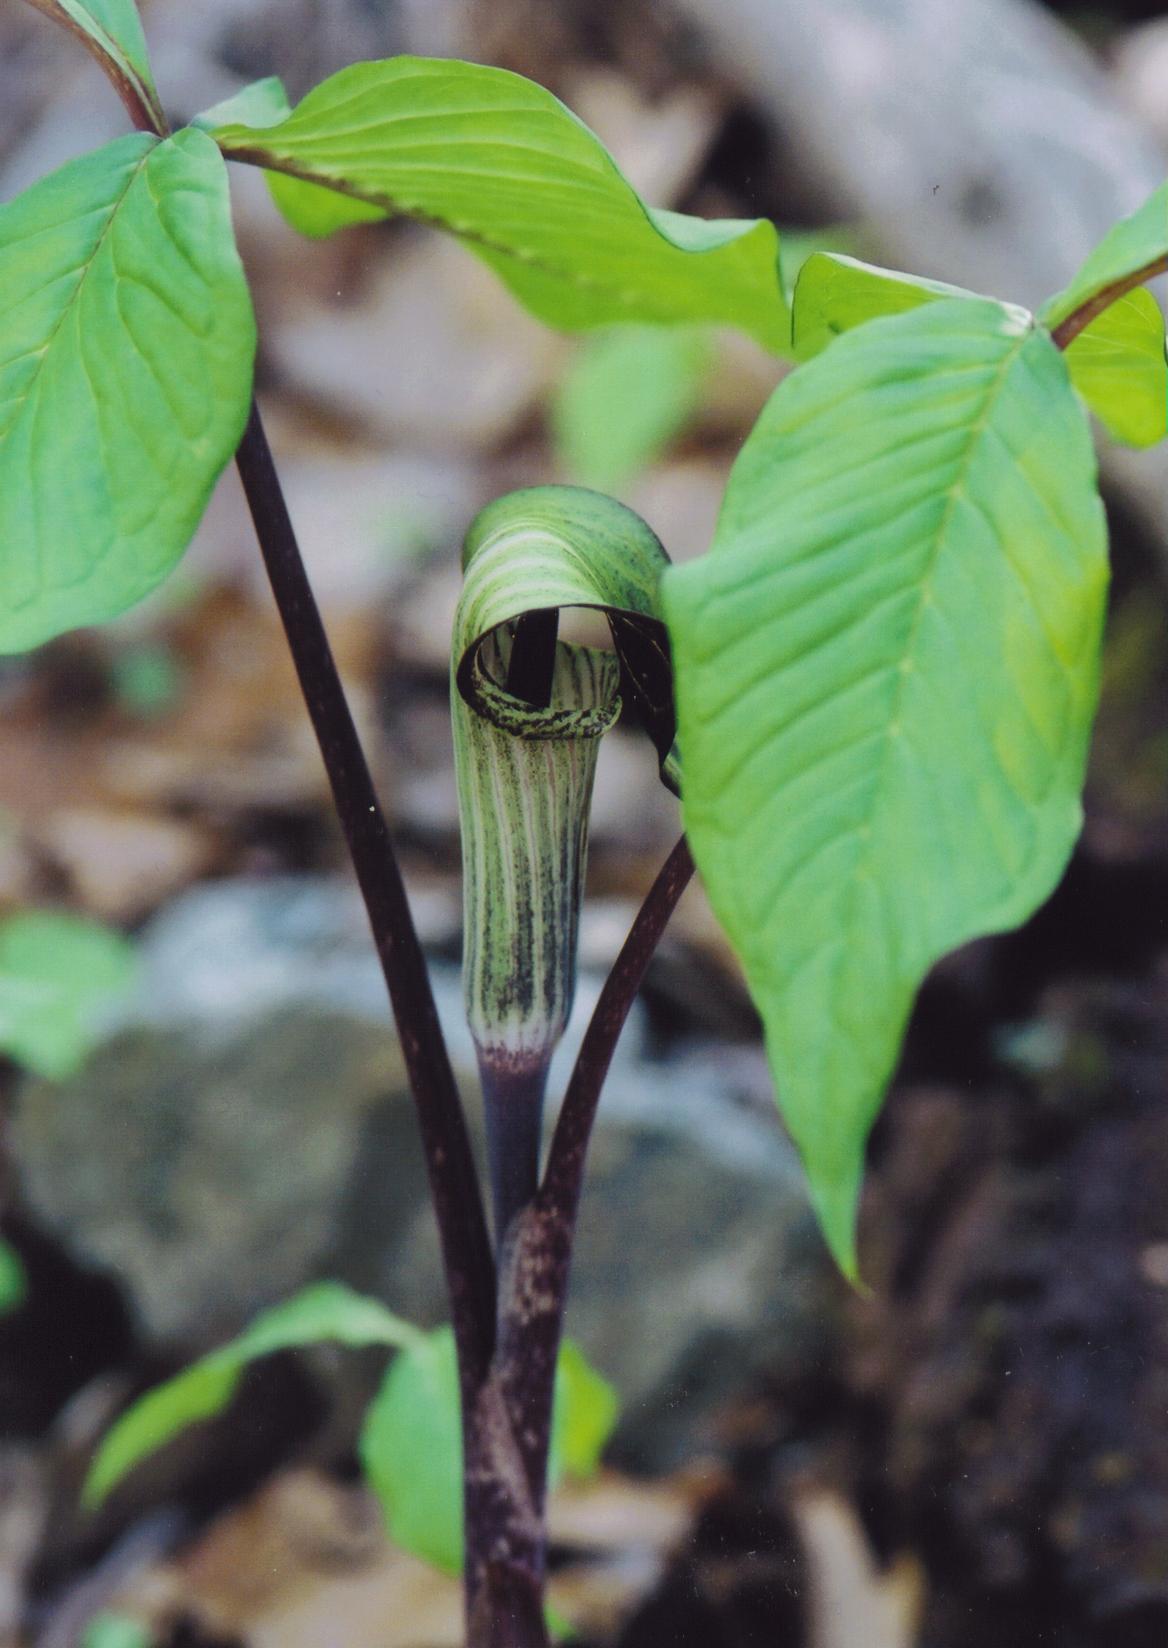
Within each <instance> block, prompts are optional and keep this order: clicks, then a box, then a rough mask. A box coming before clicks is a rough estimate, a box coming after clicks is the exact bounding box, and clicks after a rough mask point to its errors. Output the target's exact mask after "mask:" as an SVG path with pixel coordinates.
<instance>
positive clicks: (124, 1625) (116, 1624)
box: [81, 1614, 152, 1648]
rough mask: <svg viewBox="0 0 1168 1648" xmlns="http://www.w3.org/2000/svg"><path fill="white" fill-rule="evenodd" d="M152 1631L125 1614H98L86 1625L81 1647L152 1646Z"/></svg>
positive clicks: (142, 1647)
mask: <svg viewBox="0 0 1168 1648" xmlns="http://www.w3.org/2000/svg"><path fill="white" fill-rule="evenodd" d="M151 1640H152V1638H151V1635H150V1632H149V1631H148V1630H147V1629H146V1627H145V1626H144V1625H141V1624H139V1622H138V1621H137V1620H136V1619H129V1618H127V1617H126V1615H125V1614H98V1615H96V1617H95V1618H93V1619H91V1620H90V1622H89V1624H88V1625H87V1626H86V1627H85V1633H84V1635H83V1637H82V1639H81V1648H150V1643H151Z"/></svg>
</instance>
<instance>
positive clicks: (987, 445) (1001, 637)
mask: <svg viewBox="0 0 1168 1648" xmlns="http://www.w3.org/2000/svg"><path fill="white" fill-rule="evenodd" d="M1106 580H1107V561H1106V541H1105V533H1104V523H1103V513H1102V509H1101V506H1100V503H1099V499H1098V496H1097V493H1096V489H1095V463H1094V456H1093V452H1092V447H1091V441H1090V435H1089V430H1088V428H1087V424H1086V421H1085V419H1084V417H1083V414H1082V411H1081V409H1080V407H1079V404H1078V402H1077V400H1076V398H1075V396H1074V395H1073V394H1072V392H1071V390H1070V386H1069V383H1068V378H1067V371H1066V366H1065V364H1064V362H1063V360H1062V358H1061V356H1060V355H1059V353H1058V351H1057V350H1056V349H1055V347H1054V345H1053V344H1052V343H1051V341H1050V338H1049V337H1048V336H1047V335H1046V333H1045V332H1043V331H1041V330H1040V329H1037V328H1034V327H1033V326H1032V325H1030V324H1029V323H1028V322H1027V320H1026V319H1025V318H1024V317H1022V316H1020V315H1019V314H1018V313H1017V312H1016V311H1010V310H1007V309H1005V308H1003V307H1002V306H1000V305H998V304H994V303H990V302H987V301H983V300H971V299H961V300H956V299H955V300H941V301H938V302H935V303H930V304H928V305H926V306H925V307H922V308H919V309H916V310H913V311H912V312H910V313H907V314H901V315H896V316H891V317H889V318H886V319H881V320H874V321H872V322H870V324H868V325H866V326H862V327H859V328H858V329H856V330H854V331H852V332H849V333H847V334H846V335H845V336H843V337H841V338H840V339H839V340H838V341H837V342H836V343H834V344H833V345H832V347H831V349H830V350H829V351H828V352H827V353H825V354H824V355H822V356H820V357H817V358H816V359H815V360H813V361H811V362H809V363H808V364H807V365H806V366H804V367H801V368H800V369H799V370H797V371H796V372H794V373H793V374H792V375H791V376H790V377H788V378H787V379H786V380H785V381H784V382H783V383H782V384H781V385H780V386H779V388H778V390H777V391H776V392H775V394H774V396H773V397H772V399H771V401H770V402H769V404H768V406H767V407H766V409H765V410H764V412H763V414H762V417H761V418H760V420H759V422H758V424H757V426H756V428H755V430H754V432H753V433H752V435H751V436H750V438H749V440H748V441H747V443H746V446H745V447H744V449H743V451H742V453H741V455H740V456H739V458H738V461H737V463H736V464H735V467H734V470H733V473H732V475H731V479H730V484H729V488H728V491H727V494H726V500H725V504H724V508H723V513H722V517H721V519H720V521H719V524H718V530H717V535H716V539H715V543H714V546H713V548H712V549H711V551H710V553H709V554H708V555H707V556H705V557H704V558H703V559H701V560H700V561H697V562H694V563H691V564H690V565H687V566H682V567H676V568H673V569H671V570H670V571H669V572H668V573H667V574H666V577H665V581H664V599H665V607H666V618H667V621H668V624H669V628H670V633H671V638H672V641H673V648H674V657H675V662H676V667H677V692H678V715H679V739H680V744H681V753H682V762H683V768H682V771H683V775H684V776H683V786H682V798H683V806H684V812H685V819H686V827H687V830H688V832H689V836H690V840H691V842H692V845H693V850H694V856H695V858H696V860H697V863H698V866H699V869H700V870H701V873H702V876H703V879H704V880H705V883H706V886H707V888H708V890H709V893H710V897H711V899H712V901H713V903H714V906H715V909H716V910H717V912H718V914H719V916H720V918H721V920H722V922H723V923H724V925H725V926H726V929H727V931H728V932H729V934H730V936H731V938H732V940H733V941H734V943H735V945H736V947H737V949H738V951H739V953H740V955H741V957H742V960H743V962H744V965H745V968H746V973H747V977H748V980H749V983H750V987H751V990H752V992H753V995H754V998H755V1001H756V1003H757V1005H758V1007H759V1009H760V1012H761V1013H762V1016H763V1019H764V1021H765V1027H766V1038H767V1047H768V1052H769V1056H770V1061H771V1066H772V1070H773V1073H774V1076H775V1081H776V1086H777V1090H778V1095H779V1101H780V1103H781V1105H782V1108H783V1111H784V1114H785V1115H786V1117H787V1120H788V1122H789V1125H790V1128H791V1131H792V1134H793V1135H794V1137H795V1139H796V1141H797V1142H798V1145H799V1147H800V1149H801V1151H802V1154H803V1158H804V1161H805V1162H806V1165H807V1169H808V1174H809V1177H810V1182H811V1189H812V1195H813V1198H814V1201H815V1204H816V1207H817V1208H818V1211H819V1214H820V1218H821V1220H822V1223H823V1226H824V1229H825V1231H826V1233H827V1236H828V1239H829V1241H830V1243H831V1245H832V1248H833V1249H834V1251H835V1253H836V1255H837V1257H838V1259H839V1261H840V1263H841V1265H842V1266H843V1268H844V1269H845V1270H846V1271H848V1272H850V1273H854V1270H855V1252H854V1233H853V1226H854V1211H855V1204H856V1198H857V1194H858V1189H859V1184H860V1179H861V1174H862V1167H863V1155H864V1143H865V1139H866V1136H867V1133H868V1129H869V1127H870V1125H871V1122H872V1119H873V1117H874V1116H875V1114H876V1111H877V1109H878V1107H879V1104H880V1100H881V1096H882V1093H883V1090H884V1087H885V1085H886V1083H887V1081H888V1079H889V1076H890V1074H891V1072H892V1069H893V1066H894V1064H895V1061H896V1057H897V1052H898V1049H899V1045H900V1041H901V1037H902V1033H903V1030H904V1026H905V1022H906V1019H907V1016H908V1012H909V1009H910V1007H911V1004H912V1000H913V995H914V993H915V991H916V989H917V987H918V985H919V983H920V981H921V979H922V977H923V975H924V974H925V972H926V971H927V969H928V968H929V967H930V966H931V965H932V963H933V962H934V961H935V960H936V959H937V958H938V957H939V956H941V955H942V954H944V952H945V951H947V950H949V949H950V948H952V947H953V946H955V945H958V944H960V943H962V942H963V941H965V940H967V939H970V938H972V937H974V936H975V935H977V934H980V933H988V932H994V931H997V930H1000V929H1003V928H1006V927H1009V926H1012V925H1014V924H1015V923H1017V922H1019V921H1021V920H1022V919H1023V918H1024V917H1025V916H1026V915H1028V914H1029V912H1030V911H1031V910H1032V909H1033V908H1034V907H1035V905H1036V904H1037V903H1038V902H1039V901H1040V900H1041V899H1042V898H1044V897H1045V896H1046V895H1047V893H1048V892H1049V891H1050V889H1051V888H1052V886H1053V885H1054V883H1055V881H1056V880H1057V878H1058V876H1059V874H1060V872H1061V870H1062V867H1063V865H1064V863H1065V861H1066V858H1067V854H1068V852H1069V851H1070V848H1071V845H1072V843H1073V841H1074V839H1075V836H1076V834H1077V831H1078V828H1079V821H1080V805H1079V792H1080V787H1081V783H1082V777H1083V769H1084V763H1085V759H1086V750H1087V743H1088V738H1089V731H1090V725H1091V718H1092V714H1093V710H1094V706H1095V700H1096V693H1097V679H1098V648H1099V634H1100V628H1101V623H1102V615H1103V607H1104V600H1105V589H1106Z"/></svg>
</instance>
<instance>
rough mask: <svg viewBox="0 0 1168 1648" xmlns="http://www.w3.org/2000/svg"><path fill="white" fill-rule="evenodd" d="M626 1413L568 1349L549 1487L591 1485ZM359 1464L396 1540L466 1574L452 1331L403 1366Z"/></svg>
mask: <svg viewBox="0 0 1168 1648" xmlns="http://www.w3.org/2000/svg"><path fill="white" fill-rule="evenodd" d="M618 1409H619V1403H618V1400H617V1397H616V1393H615V1392H614V1391H613V1389H612V1387H611V1386H610V1385H609V1384H608V1383H607V1382H606V1381H605V1380H604V1379H602V1378H601V1377H600V1375H599V1374H598V1373H597V1372H596V1371H595V1369H593V1368H592V1367H591V1366H590V1365H589V1363H588V1361H587V1360H586V1358H585V1356H584V1354H583V1352H582V1351H581V1350H580V1349H579V1347H578V1346H576V1345H574V1344H573V1343H572V1342H571V1341H570V1340H566V1341H565V1342H564V1344H563V1346H562V1347H561V1350H560V1360H559V1365H558V1367H557V1369H556V1393H555V1410H554V1414H553V1419H552V1448H551V1458H550V1461H549V1471H548V1475H549V1480H550V1482H551V1484H552V1486H553V1487H554V1486H555V1484H556V1482H557V1481H559V1480H560V1478H561V1477H562V1476H564V1475H565V1474H569V1475H572V1476H588V1475H591V1473H592V1472H593V1471H594V1470H595V1469H596V1465H597V1463H598V1461H599V1458H600V1454H601V1451H602V1450H603V1448H604V1445H605V1443H606V1442H607V1441H608V1438H609V1436H610V1435H611V1434H612V1429H613V1426H614V1425H615V1423H616V1417H617V1412H618ZM361 1463H362V1467H363V1468H364V1471H365V1475H366V1477H367V1478H368V1480H369V1483H370V1486H371V1487H372V1488H373V1491H374V1492H375V1493H376V1494H377V1497H378V1498H379V1499H380V1501H381V1503H382V1506H383V1507H384V1510H385V1516H386V1524H387V1526H388V1528H389V1534H390V1538H391V1539H393V1540H394V1542H395V1543H396V1544H398V1545H400V1546H401V1547H402V1549H403V1550H407V1551H411V1552H412V1553H413V1554H414V1555H415V1556H419V1557H421V1558H422V1559H423V1560H424V1561H426V1562H430V1563H432V1564H433V1565H434V1567H436V1568H440V1569H442V1570H443V1572H445V1573H450V1574H457V1573H461V1571H462V1555H463V1539H462V1432H461V1427H460V1424H459V1407H458V1366H457V1361H456V1357H455V1350H454V1335H453V1334H452V1332H451V1330H450V1329H449V1328H439V1329H438V1330H437V1331H436V1332H434V1333H431V1334H427V1335H426V1338H425V1340H424V1342H422V1343H416V1344H414V1345H411V1346H410V1347H409V1348H408V1349H407V1350H405V1351H403V1352H402V1354H401V1355H399V1356H397V1357H395V1359H394V1362H393V1365H392V1367H391V1368H390V1370H389V1372H388V1373H387V1374H386V1376H385V1381H384V1383H383V1385H382V1387H381V1390H380V1391H379V1392H378V1395H377V1396H376V1398H375V1399H374V1401H373V1403H372V1405H371V1406H370V1409H369V1412H368V1414H367V1415H366V1419H365V1427H364V1430H363V1431H362V1434H361Z"/></svg>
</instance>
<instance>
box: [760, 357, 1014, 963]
mask: <svg viewBox="0 0 1168 1648" xmlns="http://www.w3.org/2000/svg"><path fill="white" fill-rule="evenodd" d="M1031 330H1032V328H1027V329H1026V330H1025V331H1023V332H1022V333H1021V335H1020V336H1019V338H1018V341H1017V342H1016V343H1015V344H1014V346H1013V347H1012V348H1011V349H1010V350H1009V351H1008V352H1007V353H1006V354H1005V355H1003V357H1002V360H1001V362H1000V364H999V366H998V368H997V370H996V371H995V372H994V374H993V377H992V378H991V380H990V383H989V384H988V385H987V389H986V394H985V404H984V407H983V409H982V411H981V413H980V414H979V416H978V417H977V419H976V420H975V421H974V422H973V423H972V424H971V425H970V427H969V438H968V443H967V446H966V450H965V452H964V454H963V455H962V457H961V459H960V461H959V464H958V469H957V473H956V475H955V476H954V479H953V480H952V481H951V482H950V483H949V486H948V487H947V488H946V493H947V496H946V502H945V507H944V511H943V513H942V516H941V520H940V521H939V523H938V526H937V531H936V534H935V536H934V542H933V548H932V551H931V554H930V558H929V565H928V568H927V570H926V572H925V574H924V576H923V577H922V579H921V581H920V589H919V593H918V596H917V605H916V611H915V612H914V614H913V617H912V621H911V625H910V629H909V634H908V637H907V639H906V643H905V646H904V648H903V649H902V652H901V656H900V662H899V664H898V665H897V671H896V673H897V675H898V677H899V679H898V681H897V683H896V688H895V692H894V701H893V704H892V707H891V709H890V712H889V715H888V718H887V721H886V723H885V725H884V727H883V728H882V729H881V730H880V732H879V734H878V735H877V736H878V737H879V739H880V749H879V754H878V756H877V763H876V764H877V771H876V774H875V777H874V778H873V779H872V781H871V790H870V800H869V802H868V804H867V806H866V808H865V816H864V822H865V824H868V825H869V826H870V824H871V820H872V819H873V817H874V815H875V812H876V809H877V806H878V803H879V801H880V797H881V793H882V791H883V789H884V786H885V784H886V783H887V773H888V763H889V753H890V751H891V749H892V745H893V739H892V736H891V729H892V728H893V726H899V725H900V724H901V720H902V716H903V708H904V694H905V690H906V682H907V679H908V673H909V672H907V671H905V670H904V669H903V668H901V667H900V665H901V664H903V663H904V661H905V660H906V659H910V658H911V657H912V656H913V654H914V652H915V650H916V646H917V642H918V639H919V636H920V630H921V624H922V621H923V617H924V613H925V610H926V597H927V595H928V594H929V592H930V590H931V588H932V586H933V582H934V580H935V578H936V573H937V568H938V565H939V563H940V558H941V554H942V550H943V546H944V543H945V540H946V538H947V536H948V532H949V527H950V524H951V522H952V519H953V512H954V510H955V509H956V507H957V503H958V501H959V499H960V498H961V496H962V494H963V492H964V490H965V485H966V482H967V480H968V478H969V471H970V468H971V466H972V464H973V459H974V456H975V454H976V451H977V448H978V444H979V442H980V441H981V439H982V437H983V436H984V435H985V432H986V430H987V428H988V426H989V423H990V418H991V416H992V413H993V408H994V406H995V404H996V402H997V399H998V396H999V394H1000V393H1001V389H1002V385H1003V383H1004V382H1005V379H1006V377H1007V376H1008V374H1009V372H1010V371H1011V369H1012V367H1013V365H1014V363H1015V361H1016V360H1017V359H1018V356H1019V355H1020V353H1021V351H1022V349H1023V348H1024V347H1025V345H1026V343H1027V341H1028V339H1029V336H1030V332H1031ZM872 839H873V833H872V830H871V828H870V827H869V829H868V832H867V835H866V836H865V837H864V838H863V839H862V840H861V841H860V844H859V850H858V851H857V854H856V858H855V861H854V863H853V865H852V868H851V872H850V874H849V875H848V878H847V882H846V884H845V889H844V900H843V903H844V919H843V922H842V923H841V927H842V928H846V927H847V926H848V925H850V922H851V919H852V909H853V905H854V901H855V898H856V893H857V889H858V887H859V886H860V884H861V882H862V879H863V878H864V876H865V875H866V874H868V872H870V870H871V854H872V845H871V844H872ZM848 954H849V951H848V947H847V946H846V945H840V946H837V948H836V956H835V960H834V961H833V963H832V993H833V994H838V983H839V973H840V970H841V968H842V967H843V966H844V964H845V962H846V960H847V957H848ZM754 965H755V966H757V967H758V968H759V969H760V971H762V972H763V973H766V974H773V970H774V965H775V958H774V955H773V952H772V950H771V947H770V946H767V947H766V950H765V951H760V950H759V949H758V948H757V947H756V949H755V956H754ZM784 982H785V984H789V982H790V980H789V978H787V979H786V980H785V981H784Z"/></svg>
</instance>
